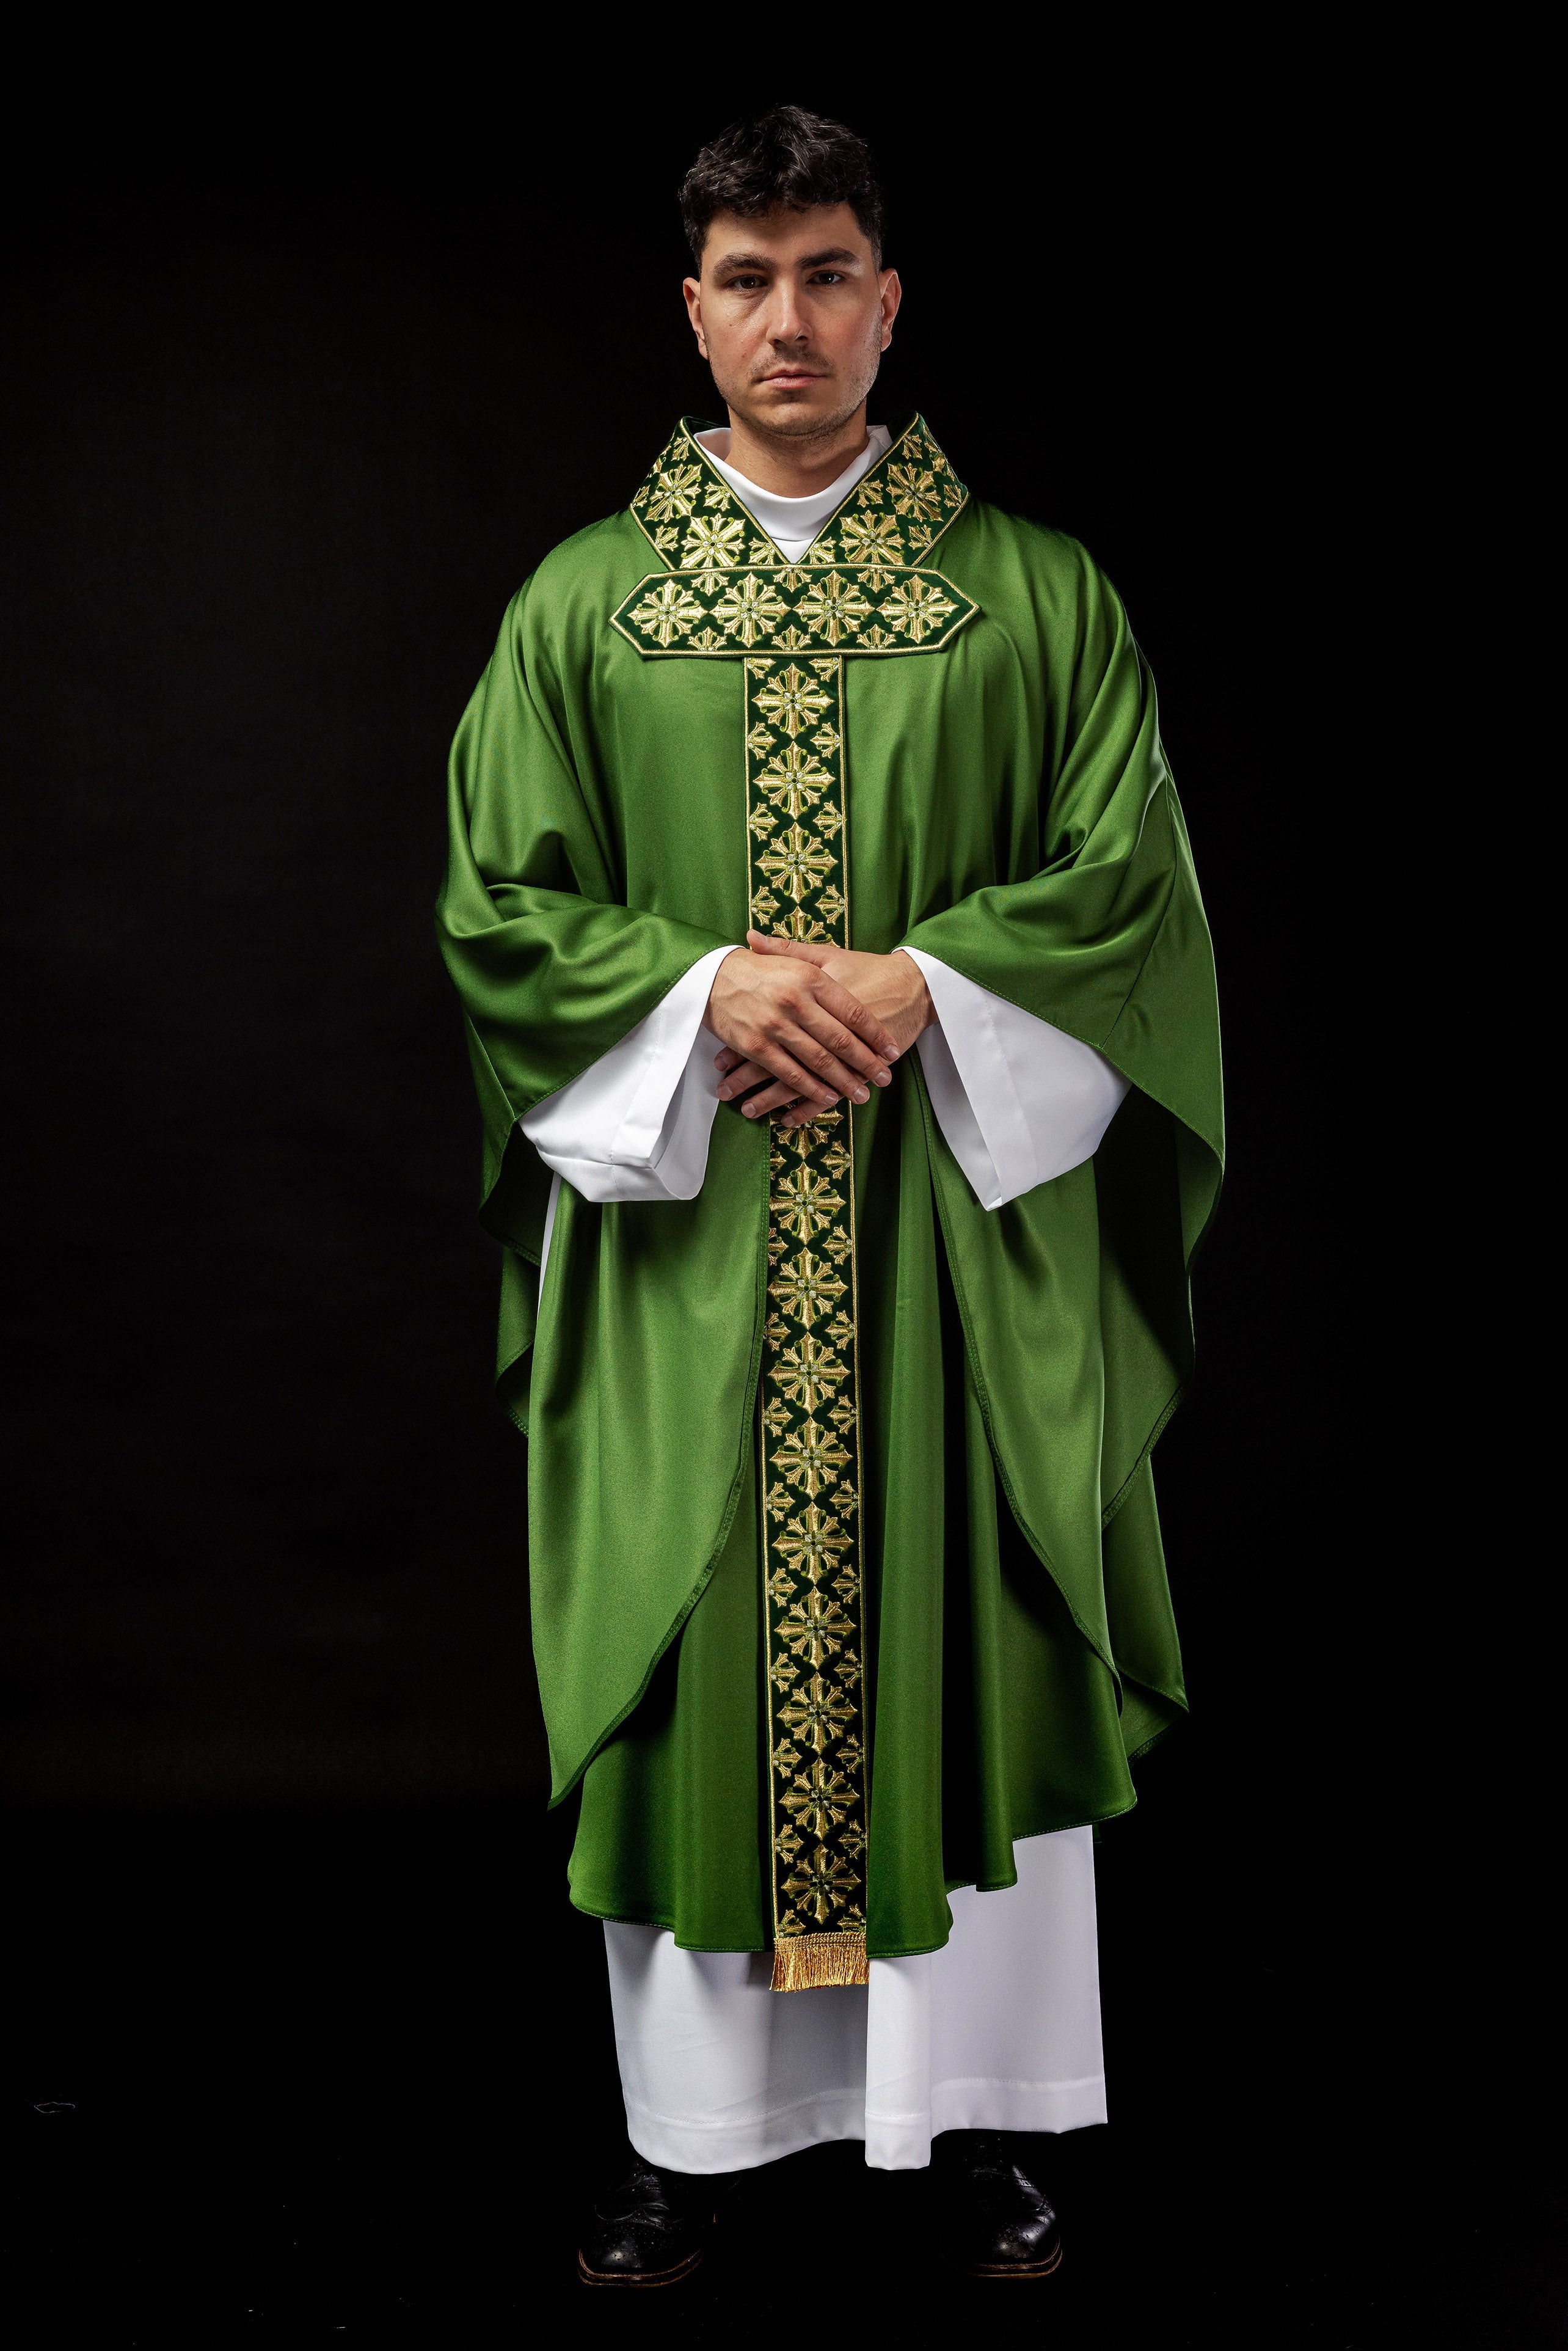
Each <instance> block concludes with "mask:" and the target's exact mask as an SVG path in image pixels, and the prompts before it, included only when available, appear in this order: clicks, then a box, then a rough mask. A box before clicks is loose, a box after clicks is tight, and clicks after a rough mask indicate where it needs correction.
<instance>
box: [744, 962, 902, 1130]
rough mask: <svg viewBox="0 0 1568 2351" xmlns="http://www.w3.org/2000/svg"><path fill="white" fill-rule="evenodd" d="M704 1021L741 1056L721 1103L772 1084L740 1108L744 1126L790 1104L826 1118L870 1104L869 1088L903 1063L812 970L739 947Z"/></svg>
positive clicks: (852, 1003)
mask: <svg viewBox="0 0 1568 2351" xmlns="http://www.w3.org/2000/svg"><path fill="white" fill-rule="evenodd" d="M706 1019H707V1025H708V1027H709V1028H710V1029H712V1030H713V1032H714V1034H715V1036H716V1037H718V1038H720V1039H721V1040H723V1042H724V1043H725V1044H726V1045H727V1046H729V1047H730V1048H731V1050H733V1051H734V1052H737V1053H738V1054H739V1055H740V1056H741V1061H740V1063H739V1064H738V1065H737V1066H736V1067H734V1068H732V1069H731V1070H730V1071H728V1072H727V1074H726V1075H725V1076H724V1077H722V1078H721V1080H720V1082H719V1089H718V1093H719V1100H720V1101H721V1102H728V1101H729V1100H730V1099H731V1097H732V1096H733V1095H734V1094H737V1093H740V1092H745V1090H746V1088H747V1087H748V1086H754V1085H756V1083H757V1081H758V1076H759V1075H761V1076H768V1077H770V1078H771V1079H773V1080H774V1083H773V1084H771V1085H766V1086H764V1087H763V1088H762V1089H761V1091H760V1092H758V1093H753V1094H749V1095H748V1096H747V1100H746V1101H745V1102H743V1103H742V1104H741V1109H742V1111H743V1112H744V1113H745V1114H746V1116H747V1118H765V1117H766V1116H767V1115H768V1112H769V1111H772V1110H777V1109H779V1108H780V1107H782V1105H783V1104H785V1103H786V1102H811V1103H815V1104H816V1106H817V1107H818V1108H819V1109H820V1110H829V1109H831V1107H832V1105H833V1103H834V1102H838V1101H839V1100H840V1099H841V1097H842V1096H843V1095H845V1094H847V1095H848V1096H849V1097H850V1100H851V1101H852V1102H869V1101H870V1099H871V1087H872V1086H885V1085H887V1084H889V1083H890V1082H891V1081H892V1076H893V1070H892V1064H893V1063H894V1061H896V1060H897V1059H898V1048H897V1046H896V1045H895V1044H894V1041H893V1039H892V1037H891V1035H890V1034H889V1032H888V1031H887V1029H884V1028H883V1025H882V1022H881V1021H880V1020H878V1019H876V1017H875V1015H874V1014H873V1013H870V1012H868V1011H867V1010H866V1008H865V1007H864V1005H863V1004H862V1003H860V1002H859V1001H858V1000H857V999H856V998H854V997H852V995H851V994H850V992H849V990H848V988H847V987H840V986H839V984H838V982H837V981H836V980H832V979H830V978H829V977H828V975H827V973H826V972H825V971H822V970H821V969H820V968H819V967H817V966H816V965H815V964H810V963H801V962H798V961H797V960H796V959H795V958H794V957H793V956H766V955H753V953H752V952H751V949H750V948H749V947H737V948H736V949H735V951H734V953H733V954H732V955H727V956H726V957H725V959H724V961H723V962H722V963H721V964H720V966H719V967H718V969H717V971H716V973H715V974H714V982H713V993H712V994H711V995H710V996H709V998H708V1003H707V1013H706ZM720 1058H721V1060H723V1059H724V1058H726V1057H724V1056H721V1057H720Z"/></svg>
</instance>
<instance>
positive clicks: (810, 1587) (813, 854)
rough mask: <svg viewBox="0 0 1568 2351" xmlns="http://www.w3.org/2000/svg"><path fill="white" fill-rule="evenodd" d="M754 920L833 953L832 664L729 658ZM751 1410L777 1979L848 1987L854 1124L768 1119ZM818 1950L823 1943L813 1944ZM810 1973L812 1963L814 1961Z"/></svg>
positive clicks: (861, 1957) (860, 1907)
mask: <svg viewBox="0 0 1568 2351" xmlns="http://www.w3.org/2000/svg"><path fill="white" fill-rule="evenodd" d="M746 718H747V728H746V771H747V831H748V833H749V836H750V841H751V919H752V921H753V922H754V923H755V924H756V925H757V927H758V930H766V931H772V932H775V933H777V934H779V935H782V936H784V937H788V938H796V939H811V940H821V941H823V942H825V943H826V944H827V945H829V946H848V944H849V935H850V933H849V913H850V908H849V893H848V881H849V860H848V846H849V844H848V832H847V810H846V809H845V806H844V725H843V663H842V661H841V660H840V659H839V658H837V657H836V656H831V657H822V656H819V657H818V658H817V659H815V660H812V661H808V662H806V663H805V664H800V663H797V662H795V661H791V660H789V659H785V660H779V659H777V658H774V659H768V658H765V657H758V655H756V654H751V655H748V656H747V662H746ZM770 1172H771V1182H770V1184H769V1186H768V1318H767V1323H766V1328H765V1330H764V1333H763V1350H762V1392H761V1400H760V1405H761V1408H760V1422H761V1439H760V1443H761V1462H760V1483H761V1489H762V1554H763V1555H762V1581H763V1591H764V1595H765V1602H766V1608H767V1625H768V1732H769V1736H768V1754H769V1761H770V1766H771V1771H772V1780H773V1806H772V1811H773V1935H774V1942H773V1949H774V1969H773V1973H774V1982H775V1987H776V1988H777V1989H779V1990H780V1991H792V1990H796V1989H803V1988H804V1986H805V1985H806V1983H808V1982H821V1981H828V1982H835V1983H842V1982H846V1981H847V1982H857V1981H863V1980H864V1977H865V1966H866V1960H865V1854H866V1825H867V1823H866V1793H865V1739H864V1730H863V1712H864V1709H863V1708H862V1702H861V1691H862V1683H863V1680H864V1642H863V1638H862V1618H863V1608H862V1583H861V1544H860V1394H859V1384H858V1381H857V1378H856V1363H855V1332H856V1315H855V1209H854V1180H855V1177H854V1130H853V1126H852V1122H851V1119H850V1117H849V1113H848V1112H847V1110H845V1109H842V1108H840V1109H835V1110H831V1111H828V1112H825V1113H824V1114H823V1115H822V1116H821V1118H816V1119H813V1120H811V1121H810V1123H809V1124H808V1125H805V1126H797V1127H791V1128H788V1129H785V1128H782V1127H775V1129H774V1133H773V1141H772V1148H771V1159H770ZM829 1940H831V1949H821V1948H813V1947H814V1946H821V1943H823V1942H824V1941H829ZM824 1962H827V1963H828V1965H827V1968H826V1970H824V1967H823V1963H824Z"/></svg>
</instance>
